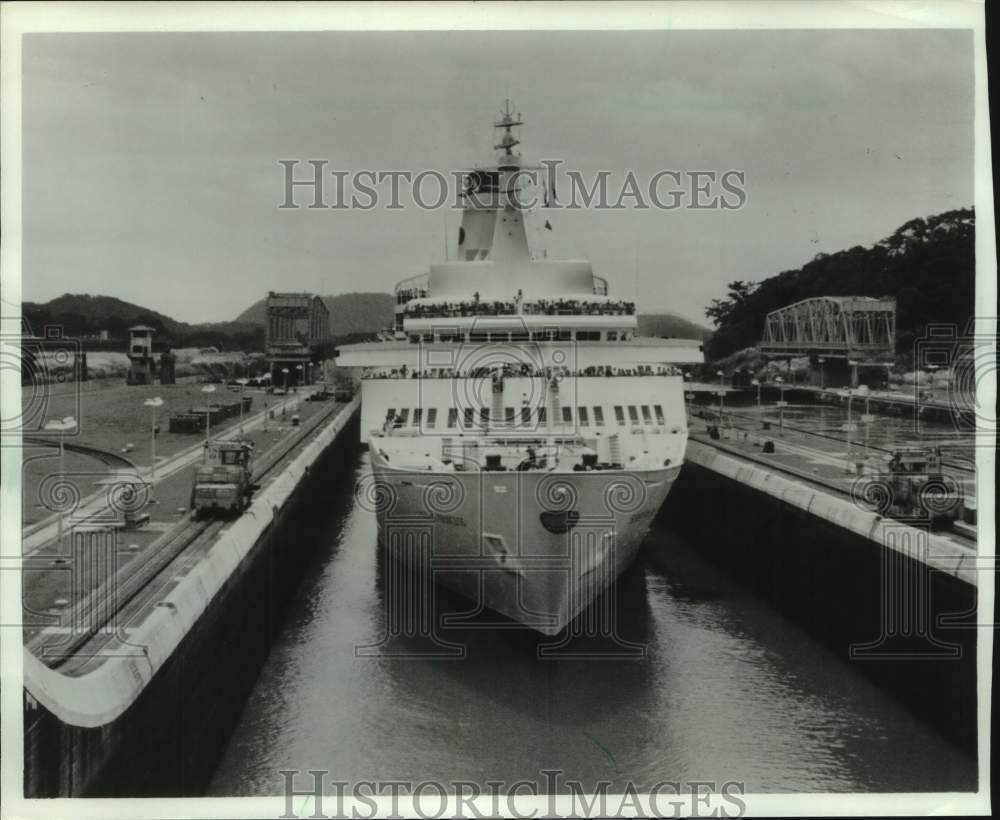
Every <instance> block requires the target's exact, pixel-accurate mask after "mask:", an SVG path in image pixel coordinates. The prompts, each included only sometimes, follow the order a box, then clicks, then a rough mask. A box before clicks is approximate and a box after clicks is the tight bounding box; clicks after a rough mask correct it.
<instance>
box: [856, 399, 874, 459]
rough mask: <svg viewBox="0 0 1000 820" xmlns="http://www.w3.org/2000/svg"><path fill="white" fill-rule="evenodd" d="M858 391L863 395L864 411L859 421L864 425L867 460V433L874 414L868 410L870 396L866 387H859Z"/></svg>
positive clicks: (866, 457)
mask: <svg viewBox="0 0 1000 820" xmlns="http://www.w3.org/2000/svg"><path fill="white" fill-rule="evenodd" d="M858 392H859V393H861V395H863V396H864V397H865V412H864V413H863V414H862V416H861V423H862V424H863V425H864V426H865V461H867V460H868V459H869V457H870V456H871V452H870V450H869V449H868V435H869V433H870V432H871V426H872V422H873V421H875V416H873V415H872V414H871V413H870V412H869V410H870V404H871V397H870V396H869V394H868V387H867V386H862V387H859V388H858Z"/></svg>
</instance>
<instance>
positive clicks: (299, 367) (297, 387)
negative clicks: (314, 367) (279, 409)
mask: <svg viewBox="0 0 1000 820" xmlns="http://www.w3.org/2000/svg"><path fill="white" fill-rule="evenodd" d="M295 369H296V370H298V371H299V372H298V375H297V376H296V377H295V392H296V393H298V392H299V385H300V384H302V374H303V373H304V372H305V371H304V370H303V369H302V365H300V364H297V365H295Z"/></svg>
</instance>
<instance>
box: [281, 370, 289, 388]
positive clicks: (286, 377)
mask: <svg viewBox="0 0 1000 820" xmlns="http://www.w3.org/2000/svg"><path fill="white" fill-rule="evenodd" d="M281 372H282V373H284V374H285V392H286V393H287V392H288V368H287V367H283V368H281Z"/></svg>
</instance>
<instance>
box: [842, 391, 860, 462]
mask: <svg viewBox="0 0 1000 820" xmlns="http://www.w3.org/2000/svg"><path fill="white" fill-rule="evenodd" d="M841 395H846V396H847V424H845V425H844V430H845V431H846V433H847V466H846V468H845V469H844V472H845V473H850V472H851V433H853V432H854V431H855V429H857V425H856V424H855V423H854V421H853V420H852V419H851V399H853V398H854V390H853V389H852V388H850V387H848V388H847V390H845V391H844V392H843V393H842V394H841Z"/></svg>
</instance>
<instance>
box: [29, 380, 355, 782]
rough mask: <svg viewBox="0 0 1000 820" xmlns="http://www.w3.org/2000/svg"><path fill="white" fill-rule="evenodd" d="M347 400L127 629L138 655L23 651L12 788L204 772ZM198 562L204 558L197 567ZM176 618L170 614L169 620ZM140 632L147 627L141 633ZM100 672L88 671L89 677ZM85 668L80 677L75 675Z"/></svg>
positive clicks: (250, 666) (339, 476) (187, 778)
mask: <svg viewBox="0 0 1000 820" xmlns="http://www.w3.org/2000/svg"><path fill="white" fill-rule="evenodd" d="M357 410H358V401H357V399H355V400H354V401H353V402H352V403H351V404H350V405H349V406H348V407H346V408H344V409H343V410H342V411H341V412H340V413H339V414H338V416H337V417H336V418H335V419H334V420H333V421H332V422H331V423H330V424H329V425H328V426H327V427H326V428H325V429H324V430H323V431H321V432H320V433H319V434H318V435H317V436H316V438H315V439H314V440H313V442H312V443H311V444H309V445H307V447H306V448H305V450H303V451H302V453H300V454H299V455H298V456H297V457H296V458H295V459H294V460H293V461H292V462H291V463H290V464H289V465H288V466H286V467H285V468H284V469H283V471H282V473H281V475H280V476H278V477H277V478H276V479H275V481H274V482H272V483H271V484H270V485H269V486H268V487H267V488H265V489H264V490H262V491H261V492H260V493H259V495H258V497H257V498H256V499H255V501H254V503H253V505H252V506H251V508H250V510H249V511H248V513H247V514H245V515H244V517H243V518H241V519H240V520H239V521H238V522H236V523H234V524H233V525H232V526H231V527H230V528H229V529H228V531H227V532H226V533H225V534H224V535H221V536H220V537H219V538H218V540H217V541H216V543H215V544H214V545H213V546H212V548H211V552H210V555H209V557H208V558H207V559H206V562H205V566H204V568H203V567H201V566H199V568H198V570H196V571H194V572H192V573H190V574H189V575H188V576H186V577H185V579H184V580H183V581H182V582H181V583H179V584H178V585H177V586H176V588H175V589H174V590H173V591H171V592H170V593H169V594H168V595H166V596H165V599H167V600H168V601H170V602H171V603H173V604H174V606H173V607H165V608H161V609H160V610H159V612H158V614H157V615H154V616H151V617H150V618H149V619H148V620H147V621H146V622H145V624H144V626H143V627H142V628H141V629H140V633H138V634H135V635H133V642H134V643H136V644H145V645H146V650H145V657H144V658H140V659H139V660H138V661H136V660H135V659H129V660H126V659H111V660H108V661H106V662H105V663H104V664H102V665H101V666H100V667H98V671H97V672H95V673H93V675H88V676H84V677H81V678H75V679H74V678H67V677H65V676H62V675H60V674H59V673H58V672H56V671H54V670H51V669H48V668H47V667H43V666H42V664H41V662H40V661H38V660H37V659H36V658H34V657H33V656H30V655H29V653H27V652H26V653H25V686H26V692H25V713H24V720H25V749H24V751H25V795H26V796H28V797H59V796H72V797H84V796H85V797H118V796H149V795H159V796H195V795H198V794H200V793H201V792H202V791H203V790H204V788H205V787H206V785H207V778H208V777H209V776H210V774H211V772H212V771H213V769H214V766H215V764H216V762H217V759H218V756H219V755H220V754H221V752H222V751H223V749H224V746H225V743H226V742H227V740H228V738H229V736H230V734H231V732H232V729H233V727H234V725H235V723H236V720H237V719H238V717H239V714H240V711H241V709H242V707H243V704H244V702H245V700H246V697H247V696H248V694H249V692H250V689H251V687H252V686H253V683H254V681H255V679H256V676H257V673H258V671H259V669H260V667H261V665H262V664H263V662H264V660H265V658H266V657H267V654H268V651H269V648H270V643H271V639H272V635H273V630H274V629H275V628H276V627H277V625H278V624H280V622H281V616H282V614H283V612H284V607H285V604H286V602H287V600H288V597H289V596H290V595H291V593H292V592H293V591H294V588H295V586H296V584H297V582H298V580H299V579H300V577H301V572H302V567H303V564H304V562H305V560H306V559H307V558H308V555H309V553H310V551H311V546H312V545H313V544H314V543H315V542H316V538H315V535H316V533H317V530H318V528H319V527H320V526H321V525H322V523H323V522H324V521H325V518H326V514H327V511H328V509H329V505H328V499H329V495H330V493H331V492H345V491H349V490H350V487H349V486H346V488H345V487H341V486H339V484H341V483H343V482H345V481H346V482H348V484H349V483H350V481H351V476H350V475H345V474H344V473H343V471H342V470H339V469H338V463H339V462H340V461H342V459H343V456H344V452H345V450H347V449H353V448H355V447H356V446H357V444H356V442H357V437H358V415H359V414H358V412H357ZM202 570H204V571H202ZM173 621H177V623H172V622H173ZM146 633H149V634H146ZM98 677H100V678H101V679H100V680H97V678H98ZM88 678H93V679H91V680H88Z"/></svg>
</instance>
